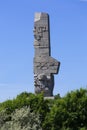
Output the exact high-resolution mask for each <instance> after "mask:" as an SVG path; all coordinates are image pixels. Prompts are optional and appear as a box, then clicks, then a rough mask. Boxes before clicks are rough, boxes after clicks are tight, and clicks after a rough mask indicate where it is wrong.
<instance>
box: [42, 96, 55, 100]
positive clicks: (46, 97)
mask: <svg viewBox="0 0 87 130" xmlns="http://www.w3.org/2000/svg"><path fill="white" fill-rule="evenodd" d="M44 99H52V100H53V99H54V97H53V96H52V97H44Z"/></svg>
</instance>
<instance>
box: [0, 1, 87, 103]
mask: <svg viewBox="0 0 87 130" xmlns="http://www.w3.org/2000/svg"><path fill="white" fill-rule="evenodd" d="M35 12H46V13H48V14H49V16H50V37H51V55H52V57H54V58H55V59H57V60H59V61H60V62H61V66H60V71H59V74H58V75H55V87H54V95H55V94H58V93H60V95H61V96H64V95H65V94H66V93H67V92H68V91H71V90H75V89H79V88H80V87H83V88H86V87H87V69H86V68H87V1H86V0H37V1H36V0H1V1H0V102H2V101H4V100H6V99H11V98H14V97H16V95H17V94H19V93H21V92H23V91H28V92H33V93H34V85H33V57H34V47H33V43H34V37H33V25H34V13H35Z"/></svg>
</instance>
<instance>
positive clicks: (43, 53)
mask: <svg viewBox="0 0 87 130" xmlns="http://www.w3.org/2000/svg"><path fill="white" fill-rule="evenodd" d="M34 49H35V56H34V85H35V93H41V92H42V91H43V92H44V96H48V97H50V96H52V95H53V88H54V75H53V74H57V73H58V71H59V66H60V62H58V61H57V60H56V59H54V58H52V57H51V54H50V52H51V49H50V31H49V16H48V14H46V13H35V19H34Z"/></svg>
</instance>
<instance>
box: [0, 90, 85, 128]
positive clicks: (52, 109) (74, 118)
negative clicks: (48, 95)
mask: <svg viewBox="0 0 87 130" xmlns="http://www.w3.org/2000/svg"><path fill="white" fill-rule="evenodd" d="M0 128H1V129H0V130H15V129H17V130H32V129H33V130H40V129H42V130H87V90H86V89H82V88H81V89H80V90H76V91H71V92H70V93H67V95H66V96H64V97H60V95H59V94H58V95H56V96H55V98H54V99H44V97H43V94H38V95H35V94H32V93H27V92H24V93H21V94H20V95H18V96H17V97H16V98H15V99H13V100H7V101H5V102H3V103H0ZM7 128H8V129H7Z"/></svg>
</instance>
